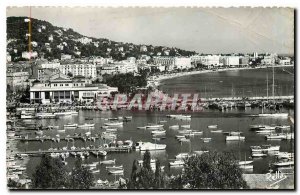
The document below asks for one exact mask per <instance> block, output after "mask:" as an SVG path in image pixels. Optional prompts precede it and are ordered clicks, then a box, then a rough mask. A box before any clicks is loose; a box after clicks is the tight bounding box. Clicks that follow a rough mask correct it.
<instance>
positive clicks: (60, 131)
mask: <svg viewBox="0 0 300 195" xmlns="http://www.w3.org/2000/svg"><path fill="white" fill-rule="evenodd" d="M57 132H58V133H63V132H66V130H65V129H58V130H57Z"/></svg>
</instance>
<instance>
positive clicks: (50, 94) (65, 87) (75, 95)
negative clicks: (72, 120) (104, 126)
mask: <svg viewBox="0 0 300 195" xmlns="http://www.w3.org/2000/svg"><path fill="white" fill-rule="evenodd" d="M112 92H118V88H116V87H109V86H107V85H93V84H88V83H86V82H85V80H81V79H73V80H72V79H70V78H68V77H65V76H63V75H58V76H56V77H55V78H54V77H53V78H51V79H50V80H49V81H48V82H46V83H41V82H36V83H34V84H33V86H32V87H30V101H31V103H42V104H47V103H52V102H55V103H62V102H63V103H72V102H74V101H75V100H76V101H83V102H93V101H94V100H95V99H97V97H98V96H99V95H101V96H109V95H110V94H111V93H112Z"/></svg>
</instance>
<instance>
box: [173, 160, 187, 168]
mask: <svg viewBox="0 0 300 195" xmlns="http://www.w3.org/2000/svg"><path fill="white" fill-rule="evenodd" d="M183 166H184V161H183V160H175V161H174V162H170V167H183Z"/></svg>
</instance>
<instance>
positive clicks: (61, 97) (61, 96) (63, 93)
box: [59, 91, 65, 99]
mask: <svg viewBox="0 0 300 195" xmlns="http://www.w3.org/2000/svg"><path fill="white" fill-rule="evenodd" d="M64 98H65V92H64V91H60V92H59V99H64Z"/></svg>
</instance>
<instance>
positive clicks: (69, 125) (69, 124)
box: [64, 123, 78, 127]
mask: <svg viewBox="0 0 300 195" xmlns="http://www.w3.org/2000/svg"><path fill="white" fill-rule="evenodd" d="M64 127H78V124H76V123H74V124H71V123H68V124H66V125H64Z"/></svg>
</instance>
